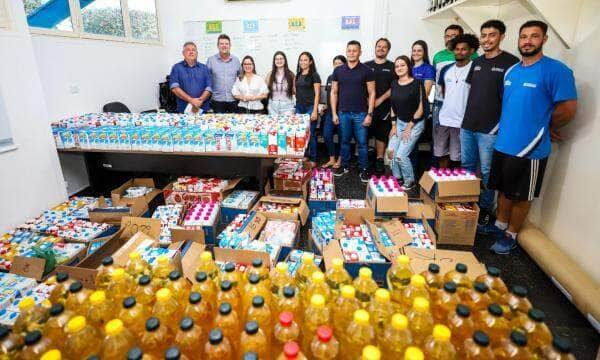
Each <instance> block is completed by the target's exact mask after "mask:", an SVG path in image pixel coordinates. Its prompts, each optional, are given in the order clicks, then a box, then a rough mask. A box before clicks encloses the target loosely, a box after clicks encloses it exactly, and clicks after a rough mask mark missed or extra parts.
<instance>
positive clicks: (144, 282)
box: [138, 275, 152, 286]
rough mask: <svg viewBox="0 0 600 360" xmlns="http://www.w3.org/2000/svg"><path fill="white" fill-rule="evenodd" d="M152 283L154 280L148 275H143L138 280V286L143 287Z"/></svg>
mask: <svg viewBox="0 0 600 360" xmlns="http://www.w3.org/2000/svg"><path fill="white" fill-rule="evenodd" d="M150 281H152V278H151V277H150V276H148V275H142V276H140V279H139V280H138V284H139V285H141V286H146V285H148V284H150Z"/></svg>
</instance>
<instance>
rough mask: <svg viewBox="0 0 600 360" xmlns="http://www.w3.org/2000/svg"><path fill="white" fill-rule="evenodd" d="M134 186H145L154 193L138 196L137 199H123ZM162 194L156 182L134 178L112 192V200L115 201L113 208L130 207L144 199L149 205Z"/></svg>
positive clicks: (149, 179)
mask: <svg viewBox="0 0 600 360" xmlns="http://www.w3.org/2000/svg"><path fill="white" fill-rule="evenodd" d="M133 186H145V187H147V188H151V189H152V191H151V192H149V193H148V194H146V195H144V196H138V197H135V198H126V197H123V194H124V193H125V190H127V189H129V188H130V187H133ZM160 193H161V190H159V189H157V188H156V185H155V184H154V180H153V179H152V178H133V179H130V180H127V182H125V183H124V184H123V185H121V186H119V187H118V188H116V189H114V190H112V191H111V192H110V198H111V199H112V201H113V206H121V205H130V204H132V203H133V202H135V201H136V200H138V199H143V200H144V201H145V202H146V205H147V204H149V203H150V202H151V201H152V200H154V198H155V197H157V196H158V195H159V194H160Z"/></svg>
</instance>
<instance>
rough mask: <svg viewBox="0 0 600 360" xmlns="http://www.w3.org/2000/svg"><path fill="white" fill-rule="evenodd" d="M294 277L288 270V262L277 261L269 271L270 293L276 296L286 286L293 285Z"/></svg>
mask: <svg viewBox="0 0 600 360" xmlns="http://www.w3.org/2000/svg"><path fill="white" fill-rule="evenodd" d="M294 284H295V281H294V278H293V277H292V276H291V275H290V273H289V271H288V264H287V263H284V262H280V263H277V265H276V266H275V269H274V270H273V271H272V272H271V289H270V290H271V295H272V297H273V298H276V297H277V296H279V295H280V292H281V291H283V288H284V287H286V286H294Z"/></svg>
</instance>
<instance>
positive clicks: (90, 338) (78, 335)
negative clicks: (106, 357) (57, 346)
mask: <svg viewBox="0 0 600 360" xmlns="http://www.w3.org/2000/svg"><path fill="white" fill-rule="evenodd" d="M66 330H67V334H68V335H67V340H66V342H65V355H66V356H67V358H69V359H86V358H87V357H88V356H90V355H94V354H98V353H99V352H100V347H101V345H102V337H101V336H100V332H99V331H98V330H97V329H96V328H94V327H92V326H90V325H88V324H87V322H86V319H85V317H83V316H81V315H77V316H74V317H72V318H71V320H69V322H67V328H66Z"/></svg>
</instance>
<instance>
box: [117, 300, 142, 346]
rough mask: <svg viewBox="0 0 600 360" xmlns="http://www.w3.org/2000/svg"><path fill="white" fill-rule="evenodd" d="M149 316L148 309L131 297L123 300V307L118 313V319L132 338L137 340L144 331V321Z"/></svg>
mask: <svg viewBox="0 0 600 360" xmlns="http://www.w3.org/2000/svg"><path fill="white" fill-rule="evenodd" d="M149 316H150V308H148V307H145V306H144V305H142V304H140V303H138V302H137V300H136V298H135V297H133V296H128V297H126V298H125V300H123V307H122V308H121V310H120V311H119V316H118V318H119V319H121V321H123V324H125V327H127V329H129V331H131V333H132V334H133V336H134V337H135V338H136V339H137V340H139V339H141V338H142V335H143V334H144V332H145V331H146V320H147V319H148V317H149Z"/></svg>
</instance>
